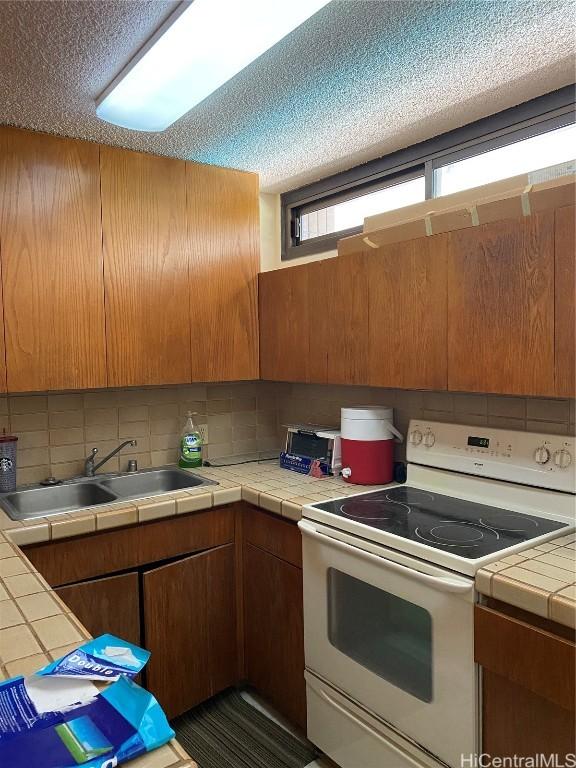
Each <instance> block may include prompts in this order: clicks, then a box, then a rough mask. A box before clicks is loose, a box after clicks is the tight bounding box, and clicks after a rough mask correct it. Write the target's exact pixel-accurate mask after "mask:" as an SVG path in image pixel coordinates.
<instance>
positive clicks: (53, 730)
mask: <svg viewBox="0 0 576 768" xmlns="http://www.w3.org/2000/svg"><path fill="white" fill-rule="evenodd" d="M172 738H174V731H173V730H172V728H170V725H169V724H168V721H167V719H166V715H165V714H164V712H163V711H162V709H161V707H160V705H159V704H158V702H157V701H156V699H155V698H154V697H153V696H152V694H151V693H148V691H145V690H144V689H143V688H140V687H139V686H138V685H136V683H134V682H133V681H132V680H129V679H128V678H127V677H121V678H120V679H119V680H118V681H117V682H115V683H113V684H112V685H110V686H108V687H107V688H106V689H105V690H104V691H103V692H102V693H100V694H98V695H97V696H95V697H93V698H92V699H90V700H89V701H87V702H84V703H81V704H76V705H73V706H71V707H67V708H66V709H65V710H63V711H61V712H45V713H42V714H39V713H38V712H37V711H36V709H35V707H34V704H33V702H32V700H31V699H30V698H29V696H28V695H27V693H26V687H25V684H24V678H22V677H19V678H13V679H12V680H8V681H6V682H5V683H2V684H0V765H2V766H10V768H77V766H78V765H81V766H83V768H114V767H115V766H117V765H120V763H123V762H126V761H127V760H132V759H133V758H135V757H137V756H138V755H142V754H144V753H145V752H150V751H152V750H153V749H156V748H157V747H160V746H162V745H163V744H166V742H168V741H170V739H172Z"/></svg>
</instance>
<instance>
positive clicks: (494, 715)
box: [474, 605, 576, 765]
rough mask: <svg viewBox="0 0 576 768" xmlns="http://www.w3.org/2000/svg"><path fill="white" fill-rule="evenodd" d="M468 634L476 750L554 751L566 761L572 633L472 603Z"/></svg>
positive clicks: (570, 747)
mask: <svg viewBox="0 0 576 768" xmlns="http://www.w3.org/2000/svg"><path fill="white" fill-rule="evenodd" d="M504 611H505V612H504ZM474 635H475V638H474V642H475V649H474V656H475V660H476V662H477V663H478V664H480V666H481V668H482V677H481V680H482V752H484V753H487V754H489V755H491V756H492V757H513V756H514V755H518V756H524V757H534V756H535V755H538V754H543V755H558V763H557V764H558V765H562V764H568V763H566V762H565V758H566V755H569V754H571V753H574V751H575V750H576V727H575V722H576V720H575V705H576V700H575V660H576V644H575V643H574V632H573V631H572V632H571V631H570V630H568V628H566V627H562V626H560V625H556V624H555V623H553V622H548V621H547V620H544V619H538V617H536V616H535V617H534V619H532V618H531V617H530V616H529V615H526V614H525V613H524V612H520V611H517V610H515V609H509V608H508V607H506V606H504V605H500V606H498V610H497V609H495V608H493V607H484V606H476V609H475V622H474Z"/></svg>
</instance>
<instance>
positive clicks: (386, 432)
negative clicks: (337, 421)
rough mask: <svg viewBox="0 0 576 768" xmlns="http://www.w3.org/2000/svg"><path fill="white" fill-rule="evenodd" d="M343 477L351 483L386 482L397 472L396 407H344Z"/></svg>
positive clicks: (381, 483) (342, 424) (398, 433)
mask: <svg viewBox="0 0 576 768" xmlns="http://www.w3.org/2000/svg"><path fill="white" fill-rule="evenodd" d="M341 418H342V423H341V433H342V477H343V478H344V480H346V482H347V483H355V484H358V485H383V484H384V483H390V482H392V479H393V475H394V442H395V441H396V440H398V441H399V442H402V440H403V439H404V438H403V437H402V435H401V434H400V432H398V430H397V429H396V428H395V426H394V424H393V423H392V422H393V419H394V410H393V409H392V408H388V407H387V406H380V405H355V406H352V407H350V408H342V416H341Z"/></svg>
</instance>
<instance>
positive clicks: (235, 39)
mask: <svg viewBox="0 0 576 768" xmlns="http://www.w3.org/2000/svg"><path fill="white" fill-rule="evenodd" d="M329 1H330V0H194V2H192V3H189V2H185V3H182V4H181V5H180V6H179V7H178V9H177V10H176V11H175V13H174V14H172V16H171V17H170V18H169V19H168V20H167V22H166V23H165V24H163V25H162V27H160V29H159V30H158V31H157V32H156V34H155V35H154V36H153V37H152V38H151V39H150V40H149V42H148V43H147V44H146V45H145V46H144V48H143V49H142V50H141V51H140V52H139V53H138V54H137V55H136V56H135V57H134V59H133V60H132V61H131V62H130V63H129V64H128V66H127V67H126V68H125V69H124V70H123V71H122V72H121V73H120V74H119V75H118V77H117V78H115V80H114V81H113V82H112V83H111V84H110V85H109V86H108V88H107V89H106V90H105V91H104V93H103V94H102V95H101V96H100V98H99V99H98V100H97V102H96V104H97V106H96V114H97V115H98V117H99V118H101V119H102V120H106V121H107V122H109V123H114V124H115V125H121V126H123V127H124V128H131V129H133V130H135V131H164V130H165V129H166V128H168V126H170V125H172V123H173V122H175V121H176V120H178V118H180V117H182V115H184V114H186V112H188V111H189V110H191V109H192V107H194V106H196V104H199V103H200V102H201V101H203V99H205V98H206V97H207V96H209V95H210V94H211V93H213V92H214V91H215V90H216V89H217V88H220V86H221V85H223V84H224V83H225V82H226V81H227V80H230V78H231V77H234V75H236V74H238V72H240V71H241V70H243V69H244V67H247V66H248V64H250V63H251V62H253V61H254V60H255V59H257V58H258V57H259V56H261V55H262V54H263V53H264V52H265V51H267V50H268V49H269V48H271V47H272V46H273V45H276V43H277V42H278V41H279V40H281V39H282V38H283V37H285V36H286V35H288V34H289V33H290V32H292V31H293V30H294V29H296V27H299V26H300V24H302V23H303V22H304V21H306V20H307V19H309V18H310V16H313V15H314V14H315V13H316V12H317V11H319V10H320V9H321V8H323V7H324V6H325V5H328V2H329Z"/></svg>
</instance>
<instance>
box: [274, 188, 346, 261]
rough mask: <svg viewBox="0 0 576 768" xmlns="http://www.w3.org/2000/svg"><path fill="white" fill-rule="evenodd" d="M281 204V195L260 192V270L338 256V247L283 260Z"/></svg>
mask: <svg viewBox="0 0 576 768" xmlns="http://www.w3.org/2000/svg"><path fill="white" fill-rule="evenodd" d="M281 210H282V209H281V205H280V195H275V194H270V193H267V192H261V193H260V271H261V272H270V271H271V270H273V269H285V268H286V267H295V266H296V265H298V264H307V263H309V262H311V261H321V260H323V259H331V258H334V257H335V256H338V251H337V250H336V249H334V250H332V251H326V252H325V253H317V254H315V255H314V256H302V257H301V258H299V259H292V260H290V261H282V258H281V252H280V247H281V243H282V235H281Z"/></svg>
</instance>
